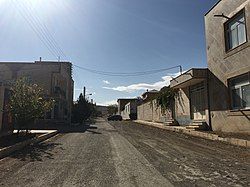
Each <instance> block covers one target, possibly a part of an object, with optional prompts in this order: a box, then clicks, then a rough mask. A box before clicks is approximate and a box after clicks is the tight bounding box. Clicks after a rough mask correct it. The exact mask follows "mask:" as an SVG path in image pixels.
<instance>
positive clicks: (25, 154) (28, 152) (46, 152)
mask: <svg viewBox="0 0 250 187" xmlns="http://www.w3.org/2000/svg"><path fill="white" fill-rule="evenodd" d="M60 145H61V144H59V143H51V142H42V143H38V144H34V145H29V146H27V147H25V148H23V149H22V150H20V151H16V152H15V153H14V154H12V155H10V157H11V158H16V159H19V160H21V161H29V162H35V161H41V162H42V161H43V159H45V158H46V159H54V153H52V151H53V150H54V149H55V148H56V147H57V149H60V150H63V148H62V147H59V146H60Z"/></svg>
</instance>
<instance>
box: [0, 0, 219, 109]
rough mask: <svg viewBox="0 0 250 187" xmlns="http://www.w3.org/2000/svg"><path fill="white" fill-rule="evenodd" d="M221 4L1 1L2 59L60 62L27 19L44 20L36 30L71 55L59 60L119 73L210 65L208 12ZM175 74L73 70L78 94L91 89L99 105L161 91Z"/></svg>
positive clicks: (197, 0) (164, 0)
mask: <svg viewBox="0 0 250 187" xmlns="http://www.w3.org/2000/svg"><path fill="white" fill-rule="evenodd" d="M216 2H217V0H206V1H202V0H0V28H1V29H0V61H35V60H38V59H39V57H40V56H41V57H42V58H43V60H57V59H56V56H55V55H52V54H51V52H50V51H49V50H48V49H47V48H46V47H45V45H44V44H43V43H42V42H41V40H40V39H39V37H38V36H37V35H39V33H35V32H34V28H33V29H32V27H31V26H30V24H29V23H28V22H32V20H33V21H34V20H39V23H40V24H39V26H37V28H38V29H39V28H46V29H47V30H48V31H49V33H50V34H51V35H52V36H53V38H54V39H55V40H56V42H57V43H58V44H57V46H60V48H61V49H62V51H63V52H64V53H65V54H66V57H63V56H62V57H61V59H62V60H69V61H71V62H72V63H73V64H76V65H79V66H82V67H86V68H90V69H95V70H100V71H113V72H137V71H147V70H152V69H160V68H168V67H172V66H175V65H182V66H183V69H185V70H187V69H189V68H191V67H206V51H205V34H204V14H205V13H206V12H207V11H208V10H209V9H210V8H211V6H212V5H213V4H214V3H216ZM21 12H22V13H21ZM24 17H26V19H25V18H24ZM36 23H37V22H36ZM40 34H41V33H40ZM176 73H178V69H174V70H171V71H167V72H162V73H158V74H154V75H147V76H141V77H108V76H103V75H96V74H92V73H89V72H86V71H83V70H80V69H78V68H74V72H73V74H74V81H75V89H76V90H75V97H77V96H78V95H79V93H80V89H81V88H82V87H83V86H86V87H87V91H88V92H89V93H92V94H93V95H92V96H91V98H93V99H94V101H95V102H97V103H99V104H110V103H113V102H114V101H115V100H116V99H117V98H123V97H135V96H139V95H141V93H142V92H143V91H145V89H152V88H160V87H161V86H163V85H166V84H168V82H169V79H170V78H171V77H172V76H174V75H176Z"/></svg>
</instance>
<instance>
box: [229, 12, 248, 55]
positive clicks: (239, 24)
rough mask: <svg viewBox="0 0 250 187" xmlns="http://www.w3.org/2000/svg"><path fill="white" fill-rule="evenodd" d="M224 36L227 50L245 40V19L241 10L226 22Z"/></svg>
mask: <svg viewBox="0 0 250 187" xmlns="http://www.w3.org/2000/svg"><path fill="white" fill-rule="evenodd" d="M225 36H226V37H225V38H226V50H227V51H228V50H230V49H234V48H236V47H237V46H239V45H241V44H243V43H245V42H246V41H247V36H246V20H245V14H244V11H243V10H242V11H240V12H239V13H238V14H237V15H236V16H234V17H233V18H232V19H230V20H229V21H228V22H226V24H225Z"/></svg>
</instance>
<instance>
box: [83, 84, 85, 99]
mask: <svg viewBox="0 0 250 187" xmlns="http://www.w3.org/2000/svg"><path fill="white" fill-rule="evenodd" d="M83 98H84V99H85V98H86V87H85V86H84V87H83Z"/></svg>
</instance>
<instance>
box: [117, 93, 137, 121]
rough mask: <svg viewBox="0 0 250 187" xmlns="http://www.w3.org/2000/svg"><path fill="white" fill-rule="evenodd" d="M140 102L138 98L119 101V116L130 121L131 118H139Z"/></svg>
mask: <svg viewBox="0 0 250 187" xmlns="http://www.w3.org/2000/svg"><path fill="white" fill-rule="evenodd" d="M139 102H140V100H139V99H138V98H131V99H118V100H117V103H118V112H117V113H118V114H119V115H121V116H122V118H123V119H125V120H126V119H130V116H137V105H138V104H139Z"/></svg>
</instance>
